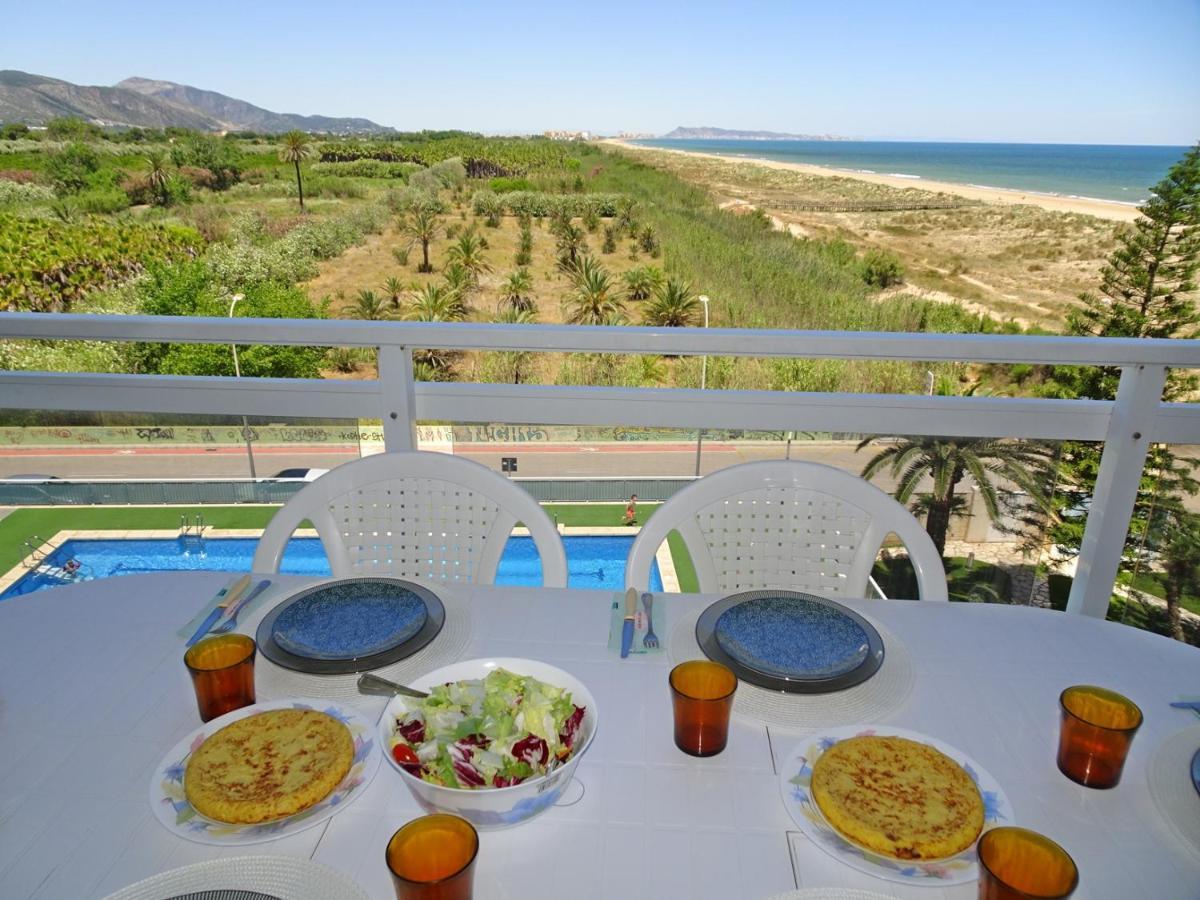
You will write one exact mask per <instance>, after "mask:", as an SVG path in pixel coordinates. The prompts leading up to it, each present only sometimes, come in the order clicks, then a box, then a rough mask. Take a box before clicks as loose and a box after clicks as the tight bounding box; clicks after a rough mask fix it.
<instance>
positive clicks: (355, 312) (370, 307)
mask: <svg viewBox="0 0 1200 900" xmlns="http://www.w3.org/2000/svg"><path fill="white" fill-rule="evenodd" d="M346 315H348V316H349V317H350V318H352V319H364V320H366V321H368V322H378V321H381V320H383V319H390V318H391V317H392V313H391V310H389V309H388V308H387V301H386V300H384V299H383V298H381V297H379V296H378V295H377V294H376V293H375V292H374V291H368V290H365V289H364V290H361V291H359V292H358V296H356V297H355V298H354V302H353V303H351V304H350V305H349V306H347V307H346Z"/></svg>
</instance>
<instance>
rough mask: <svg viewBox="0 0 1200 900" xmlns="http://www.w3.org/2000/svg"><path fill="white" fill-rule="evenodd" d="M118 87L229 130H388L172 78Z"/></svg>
mask: <svg viewBox="0 0 1200 900" xmlns="http://www.w3.org/2000/svg"><path fill="white" fill-rule="evenodd" d="M117 87H118V88H126V89H128V90H131V91H137V92H138V93H139V94H144V95H146V96H148V97H157V98H159V99H162V100H169V101H170V102H171V103H174V104H176V105H177V106H181V107H184V108H187V109H194V110H196V111H198V112H201V113H204V114H206V115H208V116H211V117H212V118H214V119H216V120H217V121H219V122H223V123H225V126H226V128H228V130H230V131H265V132H270V133H277V132H283V131H292V130H293V129H296V130H298V131H325V132H331V133H335V134H361V133H369V132H379V131H391V130H392V129H391V128H387V127H385V126H383V125H378V124H376V123H375V122H372V121H371V120H370V119H347V118H335V117H331V116H301V115H297V114H295V113H277V112H271V111H270V110H269V109H263V108H262V107H261V106H255V105H254V104H253V103H247V102H246V101H245V100H238V99H236V98H234V97H227V96H226V95H225V94H218V93H217V92H216V91H204V90H201V89H200V88H194V87H191V86H189V85H186V84H176V83H175V82H173V81H154V80H152V79H149V78H126V79H125V80H124V81H122V82H119V83H118V84H117Z"/></svg>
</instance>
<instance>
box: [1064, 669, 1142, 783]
mask: <svg viewBox="0 0 1200 900" xmlns="http://www.w3.org/2000/svg"><path fill="white" fill-rule="evenodd" d="M1058 704H1059V706H1060V707H1061V708H1062V723H1061V726H1060V729H1059V734H1058V769H1059V771H1060V772H1062V773H1063V774H1064V775H1066V776H1067V777H1068V778H1070V779H1071V780H1072V781H1074V782H1077V783H1079V784H1082V785H1083V786H1084V787H1092V788H1110V787H1115V786H1116V785H1117V783H1118V782H1120V780H1121V770H1122V769H1124V768H1125V757H1126V756H1127V755H1128V753H1129V745H1130V744H1132V743H1133V736H1134V735H1135V734H1137V730H1138V728H1140V727H1141V724H1142V711H1141V710H1140V709H1138V707H1137V704H1135V703H1134V702H1133V701H1132V700H1130V699H1129V698H1128V697H1123V696H1121V695H1120V694H1118V693H1116V692H1115V691H1110V690H1106V689H1105V688H1101V687H1095V686H1093V685H1089V684H1081V685H1076V686H1075V687H1069V688H1067V689H1066V690H1065V691H1063V692H1062V695H1061V696H1060V697H1059V698H1058Z"/></svg>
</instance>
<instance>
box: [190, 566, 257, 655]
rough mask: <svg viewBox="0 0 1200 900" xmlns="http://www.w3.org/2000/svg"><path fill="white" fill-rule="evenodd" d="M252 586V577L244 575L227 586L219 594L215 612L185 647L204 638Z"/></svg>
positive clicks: (201, 625)
mask: <svg viewBox="0 0 1200 900" xmlns="http://www.w3.org/2000/svg"><path fill="white" fill-rule="evenodd" d="M249 584H250V576H249V575H243V576H242V577H241V578H239V579H238V580H237V581H235V582H234V583H233V584H230V585H226V586H225V587H223V588H221V590H220V591H219V592H218V593H217V598H216V599H217V605H216V606H214V607H213V611H212V612H210V613H209V614H208V616H207V617H206V618H205V620H204V621H203V622H201V623H200V627H199V628H197V629H196V633H195V634H193V635H192V636H191V637H190V638H188V639H187V643H186V644H184V646H185V647H190V646H192V644H194V643H196V642H197V641H198V640H200V638H202V637H204V636H205V635H206V634H208V632H209V631H210V630H211V629H212V627H213V626H214V625H216V624H217V619H219V618H221V613H223V612H225V610H226V608H227V607H229V606H230V605H232V604H233V602H234V601H235V600H237V598H238V597H240V596H241V595H242V591H244V590H246V587H247V585H249Z"/></svg>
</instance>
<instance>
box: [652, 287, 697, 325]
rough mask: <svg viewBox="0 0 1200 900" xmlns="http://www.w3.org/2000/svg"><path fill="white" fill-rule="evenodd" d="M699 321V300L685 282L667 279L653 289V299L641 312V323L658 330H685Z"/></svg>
mask: <svg viewBox="0 0 1200 900" xmlns="http://www.w3.org/2000/svg"><path fill="white" fill-rule="evenodd" d="M699 320H700V298H699V297H697V296H696V294H694V293H693V292H692V286H691V285H690V284H688V283H687V282H686V281H676V280H675V279H674V278H668V279H667V282H666V284H661V285H659V286H658V287H656V288H655V289H654V299H653V300H652V301H651V302H650V303H649V305H647V306H646V308H645V309H643V310H642V321H643V322H645V323H646V324H647V325H656V326H658V327H659V328H686V327H687V326H689V325H695V324H696V323H697V322H698V321H699Z"/></svg>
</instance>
